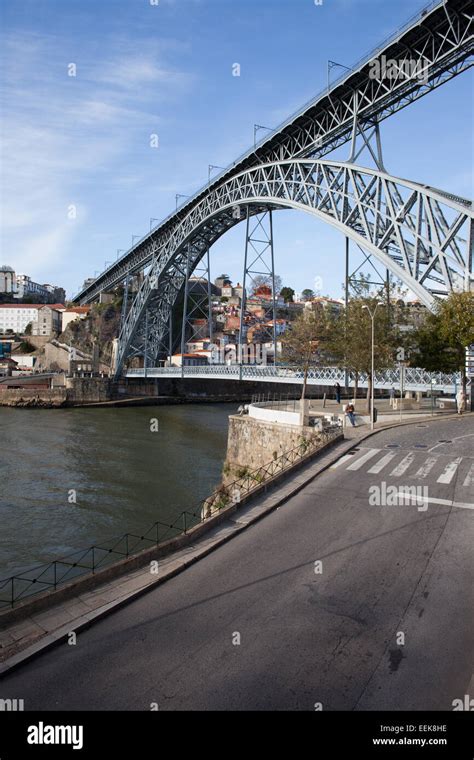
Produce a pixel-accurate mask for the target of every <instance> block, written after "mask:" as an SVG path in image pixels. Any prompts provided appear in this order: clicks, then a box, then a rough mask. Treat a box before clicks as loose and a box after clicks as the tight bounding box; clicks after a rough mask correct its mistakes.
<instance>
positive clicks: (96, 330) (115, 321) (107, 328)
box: [58, 299, 121, 366]
mask: <svg viewBox="0 0 474 760" xmlns="http://www.w3.org/2000/svg"><path fill="white" fill-rule="evenodd" d="M120 312H121V299H120V300H117V301H114V302H113V303H110V304H93V305H92V308H91V310H90V312H89V314H88V315H87V317H85V319H76V320H74V322H70V323H69V325H68V326H67V328H66V329H65V330H64V332H63V333H61V335H60V336H59V338H58V340H59V341H60V342H61V343H67V344H68V345H70V346H73V347H74V348H77V349H78V350H79V351H82V352H83V353H84V354H87V355H90V356H92V350H93V346H94V344H95V345H98V346H99V359H100V361H101V362H102V363H103V364H106V365H107V366H110V362H111V359H112V342H113V339H114V338H117V337H118V334H119V330H120Z"/></svg>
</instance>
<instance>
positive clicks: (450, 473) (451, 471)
mask: <svg viewBox="0 0 474 760" xmlns="http://www.w3.org/2000/svg"><path fill="white" fill-rule="evenodd" d="M461 462H462V457H457V459H453V461H452V462H449V464H447V465H446V467H445V468H444V472H443V473H442V475H440V476H439V478H438V480H437V481H436V482H437V483H451V481H452V479H453V478H454V475H455V473H456V470H457V469H458V467H459V465H460V464H461Z"/></svg>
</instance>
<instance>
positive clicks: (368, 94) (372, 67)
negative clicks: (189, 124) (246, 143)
mask: <svg viewBox="0 0 474 760" xmlns="http://www.w3.org/2000/svg"><path fill="white" fill-rule="evenodd" d="M473 7H474V2H473V0H444V1H443V0H439V2H432V3H431V4H430V6H429V7H428V8H427V9H426V10H424V11H423V12H421V13H420V14H418V15H417V16H416V18H414V19H412V20H411V21H410V22H408V24H407V25H406V26H405V27H404V28H402V29H399V30H397V32H396V33H395V34H394V35H393V36H392V38H391V39H390V40H388V41H386V42H385V43H383V44H382V45H381V46H380V47H379V48H378V49H377V50H376V51H373V52H372V53H371V54H369V56H367V57H366V58H364V59H363V60H362V61H360V62H358V63H357V64H355V65H354V66H353V67H352V71H351V72H350V73H348V74H345V75H344V76H343V77H342V78H341V79H340V80H338V81H337V82H335V83H333V85H332V86H331V87H330V88H327V89H325V90H324V91H323V92H321V93H320V94H319V95H318V96H317V97H316V98H314V99H313V100H312V101H311V102H310V103H308V104H307V105H306V106H304V107H303V108H302V109H300V111H298V113H296V114H295V115H293V116H292V117H290V118H289V119H288V120H287V121H286V122H285V123H284V124H282V125H281V126H280V127H279V128H278V129H275V130H273V131H272V132H271V134H270V136H269V137H267V138H266V139H264V140H263V141H262V142H261V143H259V144H258V145H256V146H254V147H252V149H251V150H249V151H248V152H247V153H245V154H244V155H243V156H240V157H239V158H238V159H237V160H236V161H234V163H233V164H232V166H230V167H228V168H227V169H225V170H224V171H223V172H221V173H220V174H219V175H217V176H216V177H215V178H214V180H213V182H212V183H207V184H206V185H205V186H204V187H203V188H201V189H200V190H199V191H198V192H197V193H196V194H195V195H194V196H193V197H192V198H190V199H189V200H187V201H186V202H185V203H184V204H183V206H181V207H180V208H179V209H178V210H177V211H176V212H174V213H172V214H170V215H169V216H168V217H167V218H166V219H165V220H164V221H163V222H161V223H160V224H159V225H157V227H155V228H154V229H153V230H152V231H151V232H150V233H148V234H146V235H145V236H144V237H143V238H142V239H141V240H139V241H138V242H136V243H135V244H134V245H132V247H131V248H130V249H129V250H128V251H127V252H126V253H125V254H124V255H123V256H122V257H121V258H120V259H119V260H118V261H117V262H116V263H114V264H113V265H112V266H111V267H109V268H108V269H106V270H105V271H104V272H103V273H102V274H101V275H100V276H99V277H98V278H97V279H96V280H95V282H94V283H93V284H91V285H90V286H89V287H88V288H85V289H84V290H82V291H81V292H80V293H79V294H78V295H77V296H76V297H75V299H74V300H76V301H79V302H80V303H88V302H90V301H93V300H94V299H95V298H97V296H98V295H99V294H100V293H101V292H102V291H104V290H107V289H109V288H112V287H114V286H116V285H118V284H119V283H120V282H122V281H123V280H124V279H125V276H126V274H127V272H130V273H132V274H133V273H135V272H137V271H139V270H140V269H143V268H144V267H145V266H147V265H148V264H149V263H151V262H152V261H153V260H154V258H155V257H156V256H158V255H159V252H160V247H161V245H162V238H163V235H167V234H172V233H173V230H174V228H175V227H178V226H179V225H180V224H181V222H182V221H183V220H184V219H185V218H186V217H187V216H188V214H189V213H190V212H191V211H192V209H193V208H195V207H197V206H199V205H200V203H201V202H202V200H203V199H205V198H206V197H207V196H208V195H209V194H210V193H214V192H215V191H216V190H217V189H218V188H219V186H221V185H224V184H226V183H227V181H228V180H229V179H231V177H233V176H236V175H239V174H241V173H242V171H244V170H247V169H249V168H251V167H254V166H256V165H258V164H261V163H265V164H268V163H274V162H282V161H286V160H288V159H294V158H298V157H311V158H322V157H323V156H326V155H327V154H328V153H330V152H331V151H333V150H334V149H335V148H337V147H339V146H340V145H342V144H344V143H347V142H348V141H350V140H353V138H354V134H355V133H358V132H361V133H362V135H363V134H364V131H365V130H367V129H369V128H378V124H379V123H380V122H381V121H383V120H384V119H386V118H388V117H389V116H391V115H393V114H395V113H397V112H398V111H400V110H401V109H402V108H405V107H406V106H407V105H409V104H410V103H412V102H414V101H416V100H418V99H419V98H421V97H423V96H424V95H426V94H427V93H429V92H431V91H432V90H434V89H436V88H437V87H439V86H441V85H442V84H444V83H445V82H447V81H449V80H450V79H452V78H453V77H455V76H457V75H458V74H460V73H462V72H463V71H465V70H467V69H468V68H469V67H470V66H472V65H473V62H474V61H473V55H472V53H473V47H474V39H473ZM387 61H389V62H392V61H393V62H394V65H391V66H390V67H387V65H386V63H387ZM389 68H390V75H389ZM352 153H353V159H354V160H355V155H356V153H354V151H352Z"/></svg>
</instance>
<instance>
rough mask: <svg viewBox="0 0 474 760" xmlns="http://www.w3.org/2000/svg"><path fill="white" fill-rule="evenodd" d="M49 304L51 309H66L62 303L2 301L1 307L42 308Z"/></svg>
mask: <svg viewBox="0 0 474 760" xmlns="http://www.w3.org/2000/svg"><path fill="white" fill-rule="evenodd" d="M43 306H49V308H50V309H56V310H57V309H65V308H66V307H65V306H64V304H62V303H0V309H42V308H43Z"/></svg>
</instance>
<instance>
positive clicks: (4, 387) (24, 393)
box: [0, 376, 333, 409]
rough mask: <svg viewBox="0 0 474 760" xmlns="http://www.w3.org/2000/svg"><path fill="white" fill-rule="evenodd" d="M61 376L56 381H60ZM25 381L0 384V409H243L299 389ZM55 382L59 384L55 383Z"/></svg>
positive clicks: (318, 392) (320, 390)
mask: <svg viewBox="0 0 474 760" xmlns="http://www.w3.org/2000/svg"><path fill="white" fill-rule="evenodd" d="M59 377H61V376H58V378H59ZM34 379H35V378H34V376H32V377H29V378H26V377H25V378H23V377H19V378H9V380H8V382H2V383H0V406H11V407H18V408H22V407H25V408H39V409H56V408H64V407H75V406H77V407H82V406H91V405H94V406H104V407H108V406H112V407H113V406H148V405H158V404H179V403H191V404H198V403H207V404H210V403H229V402H231V403H232V402H235V403H244V402H248V401H250V400H251V399H252V396H255V395H257V394H258V395H262V396H265V397H270V398H273V397H280V396H282V397H286V396H288V397H289V398H298V397H299V395H300V394H301V386H300V385H296V384H295V385H284V386H282V385H280V384H278V383H266V382H246V381H245V382H243V381H239V380H220V379H216V380H207V379H206V380H203V379H199V378H192V379H191V378H186V379H184V378H169V379H168V378H165V379H160V380H120V381H119V382H115V381H113V380H111V379H109V378H95V377H73V378H68V377H66V378H64V377H62V381H63V383H64V384H63V385H59V384H57V385H56V387H53V388H51V387H50V383H49V381H44V382H43V383H42V384H41V383H34V382H32V381H34ZM55 381H56V382H57V383H58V380H57V378H55ZM324 393H326V394H327V395H328V396H332V395H333V389H332V388H330V387H322V386H313V387H311V386H310V387H308V398H321V397H322V396H323V395H324Z"/></svg>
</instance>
